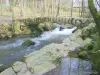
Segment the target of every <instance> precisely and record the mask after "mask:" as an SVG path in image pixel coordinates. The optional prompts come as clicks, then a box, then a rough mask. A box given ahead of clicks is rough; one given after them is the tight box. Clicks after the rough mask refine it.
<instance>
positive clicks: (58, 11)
mask: <svg viewBox="0 0 100 75" xmlns="http://www.w3.org/2000/svg"><path fill="white" fill-rule="evenodd" d="M59 10H60V0H59V1H58V8H57V15H56V17H58V15H59Z"/></svg>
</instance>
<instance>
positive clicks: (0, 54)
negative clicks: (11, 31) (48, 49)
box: [0, 23, 76, 65]
mask: <svg viewBox="0 0 100 75" xmlns="http://www.w3.org/2000/svg"><path fill="white" fill-rule="evenodd" d="M53 25H55V26H56V28H55V29H54V30H51V31H45V32H43V33H42V34H41V35H40V36H39V37H36V38H34V37H30V36H28V37H16V38H12V39H9V40H2V41H0V64H5V65H11V64H12V63H13V62H14V61H16V60H19V59H20V58H21V57H23V56H24V55H26V54H28V53H31V52H33V51H35V50H38V49H40V48H42V47H43V46H45V45H48V44H50V43H61V42H62V41H63V40H64V39H65V38H66V37H67V36H68V35H70V34H72V31H73V30H75V29H76V27H73V28H70V29H69V28H67V27H65V26H62V25H59V24H56V23H54V24H53ZM60 27H63V28H64V29H63V30H60ZM28 39H30V40H32V41H33V42H35V43H36V44H35V45H34V46H29V47H27V48H23V47H22V46H21V44H22V43H23V42H24V41H25V40H28Z"/></svg>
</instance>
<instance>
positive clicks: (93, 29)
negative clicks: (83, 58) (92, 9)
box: [81, 23, 97, 39]
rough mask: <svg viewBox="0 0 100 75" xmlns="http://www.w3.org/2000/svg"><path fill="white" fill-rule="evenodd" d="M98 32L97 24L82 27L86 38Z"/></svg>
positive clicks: (82, 34)
mask: <svg viewBox="0 0 100 75" xmlns="http://www.w3.org/2000/svg"><path fill="white" fill-rule="evenodd" d="M96 32H97V30H96V27H95V24H94V23H91V24H89V25H88V26H87V27H85V28H83V29H82V33H81V37H82V38H83V39H85V38H87V37H91V35H93V34H94V33H96Z"/></svg>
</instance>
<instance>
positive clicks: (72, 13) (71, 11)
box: [71, 0, 73, 17]
mask: <svg viewBox="0 0 100 75" xmlns="http://www.w3.org/2000/svg"><path fill="white" fill-rule="evenodd" d="M72 16H73V0H72V3H71V17H72Z"/></svg>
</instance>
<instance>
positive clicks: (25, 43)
mask: <svg viewBox="0 0 100 75" xmlns="http://www.w3.org/2000/svg"><path fill="white" fill-rule="evenodd" d="M30 45H35V42H33V41H31V40H26V41H25V42H23V43H22V46H23V47H26V46H30Z"/></svg>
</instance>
